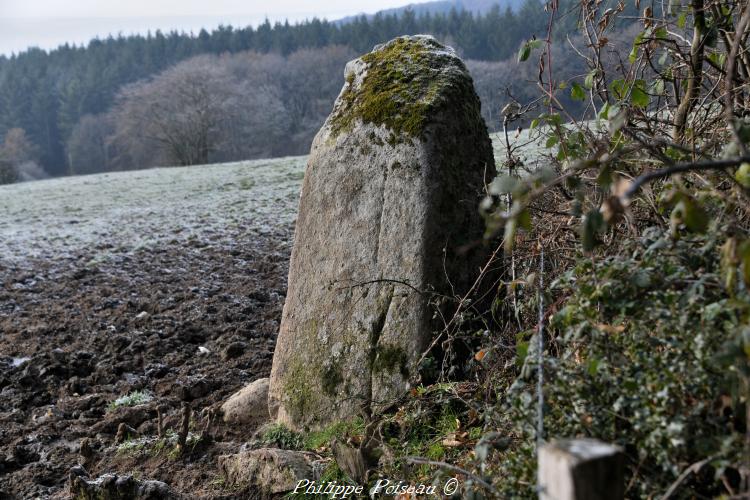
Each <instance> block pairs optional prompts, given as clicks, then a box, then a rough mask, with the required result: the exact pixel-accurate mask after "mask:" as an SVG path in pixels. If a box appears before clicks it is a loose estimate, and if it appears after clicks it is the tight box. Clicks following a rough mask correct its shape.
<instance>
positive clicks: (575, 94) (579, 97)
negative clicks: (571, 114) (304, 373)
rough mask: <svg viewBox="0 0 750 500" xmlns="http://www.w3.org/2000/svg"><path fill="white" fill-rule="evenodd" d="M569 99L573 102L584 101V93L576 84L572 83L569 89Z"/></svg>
mask: <svg viewBox="0 0 750 500" xmlns="http://www.w3.org/2000/svg"><path fill="white" fill-rule="evenodd" d="M570 97H571V98H572V99H573V100H574V101H583V100H584V99H586V91H585V90H584V89H583V87H581V86H580V85H579V84H577V83H576V82H573V85H571V88H570Z"/></svg>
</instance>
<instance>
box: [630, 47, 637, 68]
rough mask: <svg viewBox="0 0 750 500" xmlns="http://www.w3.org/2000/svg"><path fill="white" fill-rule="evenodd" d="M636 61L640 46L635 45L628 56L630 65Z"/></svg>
mask: <svg viewBox="0 0 750 500" xmlns="http://www.w3.org/2000/svg"><path fill="white" fill-rule="evenodd" d="M636 59H638V46H637V45H633V49H632V50H631V51H630V54H628V61H630V64H633V63H634V62H635V60H636Z"/></svg>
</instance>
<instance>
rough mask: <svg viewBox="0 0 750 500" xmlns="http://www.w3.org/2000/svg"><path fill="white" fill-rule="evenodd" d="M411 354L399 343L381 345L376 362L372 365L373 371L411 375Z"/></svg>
mask: <svg viewBox="0 0 750 500" xmlns="http://www.w3.org/2000/svg"><path fill="white" fill-rule="evenodd" d="M408 364H409V356H408V355H407V354H406V352H405V351H404V350H403V349H402V348H401V347H400V346H397V345H388V344H386V345H379V346H378V348H377V355H376V357H375V362H374V363H373V365H372V371H373V373H381V372H390V373H392V372H394V371H396V370H398V372H399V373H400V374H401V375H402V376H404V377H408V376H409V366H408Z"/></svg>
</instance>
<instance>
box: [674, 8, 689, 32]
mask: <svg viewBox="0 0 750 500" xmlns="http://www.w3.org/2000/svg"><path fill="white" fill-rule="evenodd" d="M687 16H688V11H687V9H685V10H683V11H682V12H681V13H680V16H679V17H678V18H677V27H678V28H680V29H682V28H684V27H685V23H686V22H687Z"/></svg>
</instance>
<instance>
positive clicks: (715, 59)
mask: <svg viewBox="0 0 750 500" xmlns="http://www.w3.org/2000/svg"><path fill="white" fill-rule="evenodd" d="M706 57H707V58H708V60H709V61H711V62H712V63H714V64H715V65H716V66H718V67H719V68H723V67H724V63H725V62H726V60H727V55H726V54H723V53H722V54H717V53H716V52H712V53H710V54H708V56H706Z"/></svg>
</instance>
